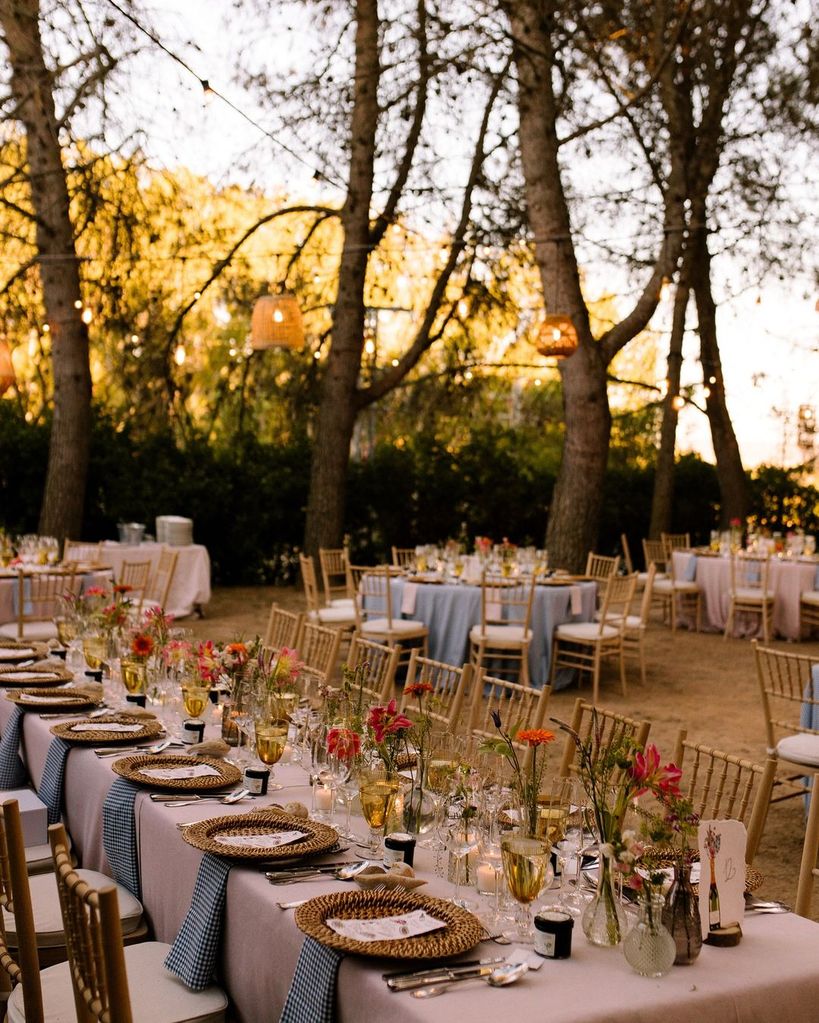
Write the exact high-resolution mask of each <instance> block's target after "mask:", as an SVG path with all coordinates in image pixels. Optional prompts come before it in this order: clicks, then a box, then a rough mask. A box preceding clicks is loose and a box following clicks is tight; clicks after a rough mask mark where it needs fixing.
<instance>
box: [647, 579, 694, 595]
mask: <svg viewBox="0 0 819 1023" xmlns="http://www.w3.org/2000/svg"><path fill="white" fill-rule="evenodd" d="M699 590H700V588H699V586H697V584H696V583H690V582H688V581H686V580H685V579H660V580H659V581H657V582H655V583H654V591H655V593H671V592H672V591H673V592H675V593H699Z"/></svg>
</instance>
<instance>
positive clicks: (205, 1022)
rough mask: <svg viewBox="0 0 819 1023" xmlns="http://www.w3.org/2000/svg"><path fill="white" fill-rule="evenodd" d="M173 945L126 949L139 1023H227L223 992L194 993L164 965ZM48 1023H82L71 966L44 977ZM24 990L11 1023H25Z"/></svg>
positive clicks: (15, 995) (11, 1008) (16, 995)
mask: <svg viewBox="0 0 819 1023" xmlns="http://www.w3.org/2000/svg"><path fill="white" fill-rule="evenodd" d="M169 949H170V945H165V944H164V943H163V942H159V941H145V942H143V943H142V944H140V945H129V946H128V947H127V948H126V949H125V967H126V970H127V973H128V990H129V992H130V995H131V1012H132V1014H133V1019H134V1023H221V1021H222V1020H224V1018H225V1009H226V1008H227V998H226V997H225V994H224V992H223V991H221V990H220V989H219V988H217V987H209V988H205V990H204V991H191V990H189V989H188V988H187V987H185V985H184V984H183V983H182V981H181V980H177V979H176V977H174V976H172V975H171V974H170V973H168V971H167V970H166V969H165V967H164V966H163V965H162V964H163V962H164V959H165V956H166V955H167V954H168V951H169ZM40 978H41V982H42V987H43V1009H44V1013H43V1014H44V1017H45V1023H76V1019H77V1017H76V1015H75V1012H74V995H73V992H72V989H71V973H70V970H69V967H68V963H60V964H59V966H50V967H49V968H48V969H47V970H43V972H42V973H41V974H40ZM25 1020H26V1017H25V1013H24V1012H23V989H22V987H21V986H20V985H18V986H17V988H15V990H14V991H13V992H12V994H11V996H10V997H9V1003H8V1023H25Z"/></svg>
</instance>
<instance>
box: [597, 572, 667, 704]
mask: <svg viewBox="0 0 819 1023" xmlns="http://www.w3.org/2000/svg"><path fill="white" fill-rule="evenodd" d="M656 571H657V569H656V567H655V566H654V565H651V566H650V567H649V570H648V572H647V573H646V579H645V587H644V589H643V592H642V596H641V598H640V610H639V614H630V613H628V612H627V613H626V614H625V616H624V615H622V614H620V613H618V612H615V611H609V612H608V614H607V619H606V620H607V621H608V622H609V623H610V624H612V625H618V624H619V625H621V626H622V629H623V659H624V660H626V661H629V660H634V661H637V664H638V666H639V668H640V681H641V682H642V684H643V685H645V684H646V652H645V636H646V628H647V627H648V616H649V614H650V612H651V604H652V600H653V593H652V591H653V588H654V578H655V573H656Z"/></svg>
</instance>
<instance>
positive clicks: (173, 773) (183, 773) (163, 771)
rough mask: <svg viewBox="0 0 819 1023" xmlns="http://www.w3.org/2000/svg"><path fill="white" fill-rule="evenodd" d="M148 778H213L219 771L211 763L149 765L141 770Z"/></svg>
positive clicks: (161, 779)
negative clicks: (182, 765) (179, 765)
mask: <svg viewBox="0 0 819 1023" xmlns="http://www.w3.org/2000/svg"><path fill="white" fill-rule="evenodd" d="M139 773H140V774H143V775H145V777H146V778H156V779H157V781H178V780H179V779H181V778H212V777H214V776H215V775H216V776H218V774H219V772H218V771H217V770H216V768H215V767H211V766H210V765H209V764H198V765H197V766H196V767H149V768H146V769H145V770H142V771H140V772H139Z"/></svg>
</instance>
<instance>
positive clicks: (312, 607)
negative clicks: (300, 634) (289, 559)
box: [299, 554, 321, 612]
mask: <svg viewBox="0 0 819 1023" xmlns="http://www.w3.org/2000/svg"><path fill="white" fill-rule="evenodd" d="M299 565H300V566H301V581H302V583H303V584H304V597H305V599H306V601H307V609H308V611H314V612H318V611H319V609H320V608H321V600H320V598H319V588H318V580H317V579H316V563H315V562H314V561H313V558H312V556H310V555H309V554H300V555H299Z"/></svg>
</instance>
